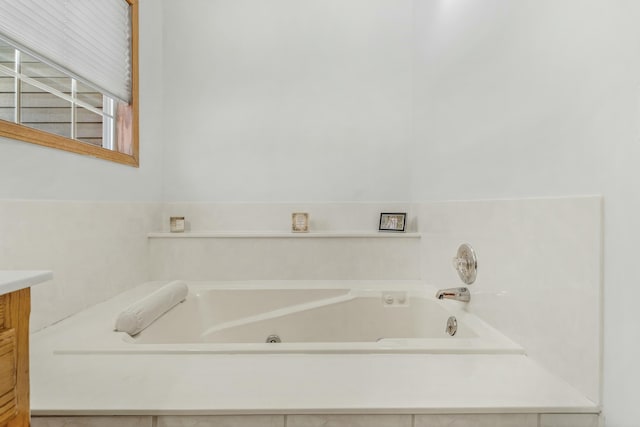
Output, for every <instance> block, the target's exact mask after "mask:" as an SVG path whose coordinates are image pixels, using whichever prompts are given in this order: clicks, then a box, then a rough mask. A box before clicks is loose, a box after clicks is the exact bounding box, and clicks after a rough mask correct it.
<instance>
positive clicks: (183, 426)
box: [157, 415, 284, 427]
mask: <svg viewBox="0 0 640 427" xmlns="http://www.w3.org/2000/svg"><path fill="white" fill-rule="evenodd" d="M157 427H284V415H224V416H223V415H211V416H188V415H185V416H160V417H158V423H157Z"/></svg>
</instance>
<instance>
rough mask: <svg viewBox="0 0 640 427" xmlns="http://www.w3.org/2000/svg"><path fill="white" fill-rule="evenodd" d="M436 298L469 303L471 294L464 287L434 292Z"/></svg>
mask: <svg viewBox="0 0 640 427" xmlns="http://www.w3.org/2000/svg"><path fill="white" fill-rule="evenodd" d="M436 298H438V299H452V300H456V301H462V302H469V301H471V293H470V292H469V289H468V288H465V287H460V288H449V289H440V290H439V291H438V292H436Z"/></svg>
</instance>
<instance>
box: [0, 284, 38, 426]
mask: <svg viewBox="0 0 640 427" xmlns="http://www.w3.org/2000/svg"><path fill="white" fill-rule="evenodd" d="M30 311H31V289H30V288H24V289H21V290H18V291H14V292H10V293H7V294H4V295H0V427H5V426H6V427H27V426H29V425H30V410H29V313H30Z"/></svg>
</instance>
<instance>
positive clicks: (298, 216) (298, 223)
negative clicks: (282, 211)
mask: <svg viewBox="0 0 640 427" xmlns="http://www.w3.org/2000/svg"><path fill="white" fill-rule="evenodd" d="M291 231H293V232H294V233H306V232H307V231H309V214H308V213H306V212H294V213H292V214H291Z"/></svg>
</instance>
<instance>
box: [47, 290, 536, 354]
mask: <svg viewBox="0 0 640 427" xmlns="http://www.w3.org/2000/svg"><path fill="white" fill-rule="evenodd" d="M188 285H189V294H188V296H187V299H186V300H185V301H184V302H183V303H181V304H179V305H177V306H176V307H174V308H173V309H171V310H170V311H169V312H167V313H166V314H164V315H163V316H162V317H160V318H159V319H157V320H156V321H155V322H154V323H152V324H151V325H150V326H149V327H148V328H147V329H145V330H144V331H142V332H141V333H140V334H138V335H136V336H135V337H130V336H129V335H127V334H125V333H121V332H113V330H112V329H113V319H114V318H115V316H116V315H117V314H118V312H119V311H120V310H122V309H123V308H125V307H126V306H127V305H128V304H130V303H131V302H133V301H135V300H137V299H139V298H140V297H141V296H144V295H146V294H148V293H150V292H152V291H153V290H154V289H156V288H157V287H158V286H159V284H158V283H153V284H145V285H143V286H141V287H139V288H137V289H135V290H134V291H132V292H129V293H127V294H126V295H124V296H120V297H118V298H115V299H114V300H112V301H109V302H107V303H105V304H101V305H100V306H99V307H97V310H98V311H99V313H95V314H94V315H93V316H107V318H106V319H101V320H100V321H96V320H95V319H94V320H93V321H89V320H88V319H89V317H93V316H91V315H90V316H88V317H87V319H86V320H85V321H83V320H81V319H79V324H78V325H77V326H76V327H78V328H82V329H84V330H86V328H87V327H89V325H90V324H91V323H92V322H93V323H95V327H94V328H95V329H97V330H95V331H93V332H91V333H89V334H84V338H83V339H82V340H81V342H77V341H76V342H73V343H72V342H68V343H60V344H59V345H57V348H58V349H57V350H56V353H63V354H64V353H67V354H69V353H74V354H77V353H153V354H155V353H164V354H175V353H256V352H258V353H260V352H262V353H394V352H397V353H458V354H459V353H476V354H479V353H489V354H491V353H523V349H522V348H521V347H520V346H519V345H517V344H516V343H514V342H513V341H511V340H510V339H508V338H507V337H505V336H504V335H503V334H501V333H500V332H498V331H497V330H496V329H494V328H492V327H490V326H489V325H487V324H486V323H485V322H483V321H482V320H481V319H479V318H478V317H477V316H475V315H473V314H471V313H469V312H468V311H467V309H466V305H465V304H464V303H460V302H456V301H440V300H437V299H435V298H434V297H433V295H434V294H435V288H432V287H429V286H426V285H425V284H423V283H420V282H414V281H400V282H378V281H353V282H349V281H347V282H345V281H322V282H317V281H311V282H298V281H296V282H290V281H285V282H273V281H256V282H242V283H238V282H207V283H203V282H193V283H188ZM89 311H90V310H89ZM82 314H83V315H85V316H86V315H87V314H86V312H85V313H82ZM452 316H453V317H455V318H456V321H457V332H456V333H455V335H453V336H450V335H449V334H448V333H447V332H446V326H447V320H448V319H449V318H450V317H452ZM72 329H73V328H72ZM272 336H277V337H278V338H279V339H280V340H281V342H279V343H267V342H266V341H267V339H268V337H272Z"/></svg>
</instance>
